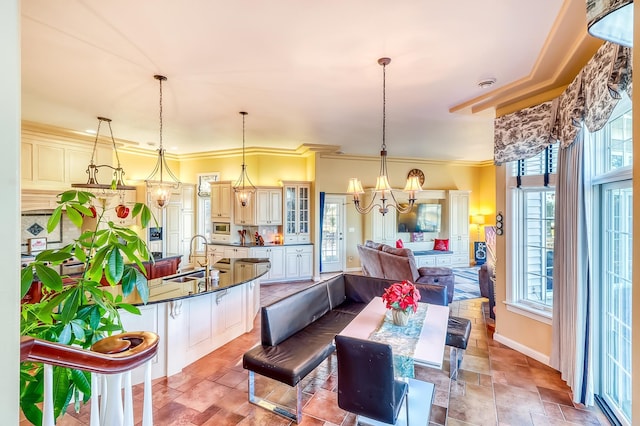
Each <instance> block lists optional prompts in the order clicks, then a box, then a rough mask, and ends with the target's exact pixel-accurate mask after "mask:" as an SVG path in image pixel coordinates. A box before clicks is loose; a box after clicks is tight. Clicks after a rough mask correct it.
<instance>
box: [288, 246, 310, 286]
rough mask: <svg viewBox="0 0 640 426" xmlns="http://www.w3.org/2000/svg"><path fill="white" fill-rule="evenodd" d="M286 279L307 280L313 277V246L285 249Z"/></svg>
mask: <svg viewBox="0 0 640 426" xmlns="http://www.w3.org/2000/svg"><path fill="white" fill-rule="evenodd" d="M285 256H286V273H285V275H286V278H287V279H297V280H305V279H310V278H311V276H312V275H313V246H312V245H303V246H290V247H286V248H285Z"/></svg>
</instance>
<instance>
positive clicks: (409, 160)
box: [319, 153, 494, 167]
mask: <svg viewBox="0 0 640 426" xmlns="http://www.w3.org/2000/svg"><path fill="white" fill-rule="evenodd" d="M319 156H320V158H326V159H330V160H345V161H371V162H375V163H379V162H380V156H372V155H351V154H325V153H320V154H319ZM387 163H405V164H406V163H410V164H418V165H425V166H444V165H446V166H464V167H486V166H493V165H494V163H493V160H482V161H469V160H429V159H422V158H415V157H387Z"/></svg>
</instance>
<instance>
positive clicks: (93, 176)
mask: <svg viewBox="0 0 640 426" xmlns="http://www.w3.org/2000/svg"><path fill="white" fill-rule="evenodd" d="M103 122H104V123H107V124H108V125H109V133H110V135H111V144H112V146H113V152H115V154H116V162H117V164H118V167H113V166H111V165H109V164H96V163H95V157H96V149H97V147H98V138H99V137H100V125H101V124H102V123H103ZM103 168H105V169H111V170H112V171H113V173H112V177H111V182H110V183H100V182H99V181H98V173H99V172H100V169H103ZM86 173H87V175H88V179H87V182H86V183H72V184H71V187H72V188H81V189H87V190H89V191H90V192H94V193H95V192H97V193H98V194H96V195H103V196H109V195H115V194H117V193H118V192H121V191H124V190H135V189H136V187H135V186H130V185H126V184H125V183H124V174H125V173H124V169H123V168H122V166H121V165H120V157H119V156H118V148H117V147H116V141H115V139H114V138H113V130H112V129H111V119H110V118H106V117H98V129H97V130H96V138H95V140H94V141H93V151H92V152H91V161H90V162H89V165H88V166H87V170H86Z"/></svg>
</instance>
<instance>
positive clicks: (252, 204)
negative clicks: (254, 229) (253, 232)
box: [231, 192, 256, 226]
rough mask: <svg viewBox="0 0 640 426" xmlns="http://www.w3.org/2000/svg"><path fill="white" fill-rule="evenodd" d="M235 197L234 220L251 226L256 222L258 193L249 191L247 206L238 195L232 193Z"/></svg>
mask: <svg viewBox="0 0 640 426" xmlns="http://www.w3.org/2000/svg"><path fill="white" fill-rule="evenodd" d="M231 196H232V197H233V199H234V210H233V212H234V214H233V222H234V223H235V224H236V225H241V226H250V225H255V224H256V194H255V193H254V192H251V193H249V198H248V201H247V205H246V206H244V207H243V206H242V204H241V203H240V201H239V200H238V198H237V197H234V194H232V195H231Z"/></svg>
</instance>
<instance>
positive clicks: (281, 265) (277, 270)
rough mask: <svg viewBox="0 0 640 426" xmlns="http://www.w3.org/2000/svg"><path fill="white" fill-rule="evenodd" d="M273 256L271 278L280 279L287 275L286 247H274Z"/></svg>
mask: <svg viewBox="0 0 640 426" xmlns="http://www.w3.org/2000/svg"><path fill="white" fill-rule="evenodd" d="M270 250H271V256H270V258H269V260H270V261H271V269H270V270H269V278H270V279H271V280H280V279H283V278H284V277H285V256H284V247H272V248H271V249H270Z"/></svg>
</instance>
